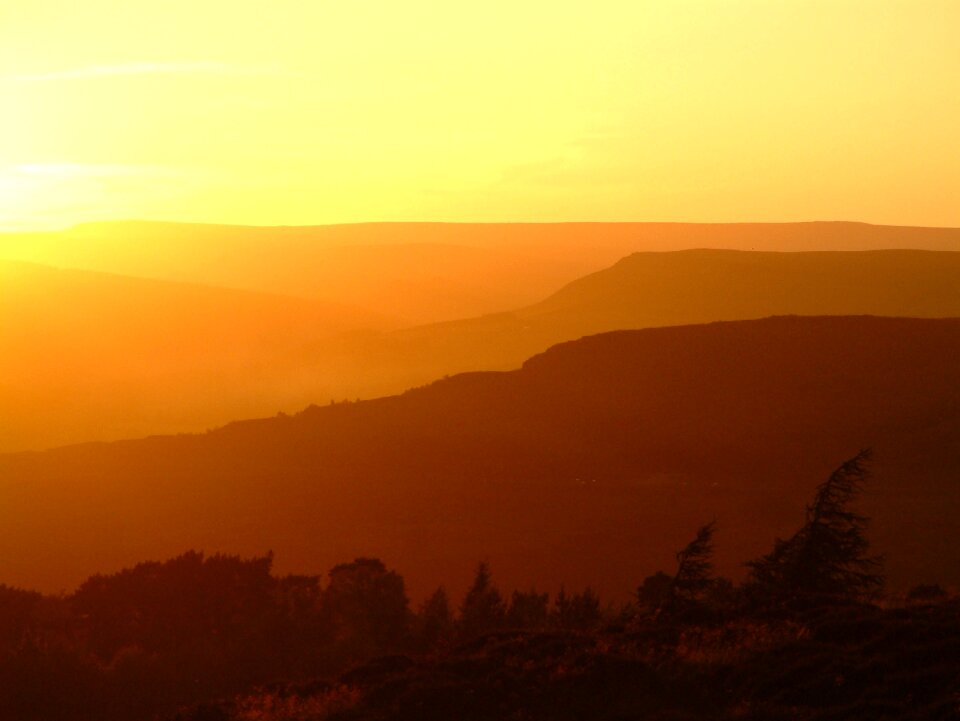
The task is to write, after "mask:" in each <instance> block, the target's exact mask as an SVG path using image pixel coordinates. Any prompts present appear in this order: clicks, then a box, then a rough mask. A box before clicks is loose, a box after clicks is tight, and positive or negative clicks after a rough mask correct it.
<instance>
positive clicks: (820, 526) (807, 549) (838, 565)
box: [747, 449, 883, 600]
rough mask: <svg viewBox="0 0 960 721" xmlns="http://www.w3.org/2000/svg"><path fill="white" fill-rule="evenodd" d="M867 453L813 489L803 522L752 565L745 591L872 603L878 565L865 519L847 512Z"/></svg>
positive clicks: (863, 477)
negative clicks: (789, 535)
mask: <svg viewBox="0 0 960 721" xmlns="http://www.w3.org/2000/svg"><path fill="white" fill-rule="evenodd" d="M870 457H871V452H870V450H869V449H864V450H862V451H860V452H859V453H858V454H857V455H855V456H854V457H853V458H850V459H849V460H847V461H844V462H843V463H842V464H841V465H840V467H839V468H837V469H836V470H835V471H834V472H833V473H831V474H830V477H829V478H827V480H826V481H824V482H823V483H821V484H820V485H819V486H818V487H817V491H816V494H815V495H814V499H813V502H812V503H811V504H810V505H808V506H807V513H806V522H805V523H804V525H803V526H802V527H801V528H800V530H798V531H797V532H796V533H795V534H794V535H793V536H791V537H790V538H788V539H787V540H781V539H779V538H778V539H777V540H776V541H775V542H774V547H773V550H772V551H771V552H770V553H768V554H767V555H766V556H763V557H762V558H760V559H757V560H755V561H751V562H750V563H748V564H747V565H748V566H749V567H750V578H749V581H748V586H749V587H750V588H751V589H752V590H753V591H754V593H755V594H756V593H757V592H759V593H760V595H762V596H767V597H774V598H779V599H784V600H788V599H791V598H796V597H799V596H828V597H833V598H846V599H851V600H865V599H870V598H874V597H875V596H876V595H877V594H878V593H879V592H880V590H881V589H882V587H883V575H882V560H881V559H880V557H878V556H869V555H867V552H868V550H869V543H868V542H867V539H866V536H865V530H866V527H867V525H868V523H869V519H867V518H866V517H865V516H862V515H860V514H858V513H856V512H854V511H852V510H850V509H849V505H850V503H851V502H852V501H853V499H854V498H855V497H856V496H857V494H858V493H860V491H861V488H862V485H863V482H864V481H865V480H866V479H867V476H868V468H867V464H868V462H869V460H870Z"/></svg>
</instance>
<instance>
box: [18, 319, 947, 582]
mask: <svg viewBox="0 0 960 721" xmlns="http://www.w3.org/2000/svg"><path fill="white" fill-rule="evenodd" d="M958 439H960V320H958V319H909V318H876V317H781V318H770V319H765V320H758V321H741V322H725V323H712V324H708V325H698V326H684V327H670V328H660V329H648V330H639V331H621V332H612V333H607V334H603V335H598V336H592V337H588V338H584V339H581V340H578V341H573V342H569V343H564V344H561V345H558V346H555V347H553V348H551V349H550V350H548V351H547V352H545V353H543V354H541V355H538V356H535V357H534V358H532V359H530V360H529V361H528V362H527V363H525V364H524V366H523V368H522V369H520V370H517V371H512V372H504V373H475V374H467V375H461V376H454V377H451V378H449V379H445V380H441V381H439V382H437V383H434V384H432V385H430V386H426V387H423V388H420V389H417V390H413V391H410V392H408V393H405V394H403V395H400V396H394V397H389V398H382V399H379V400H373V401H365V402H359V403H338V404H335V405H326V406H323V407H313V408H310V409H308V410H306V411H304V412H302V413H300V414H298V415H296V416H291V417H276V418H272V419H265V420H258V421H247V422H241V423H235V424H232V425H230V426H227V427H225V428H222V429H220V430H216V431H212V432H210V433H207V434H204V435H197V436H171V437H157V438H149V439H144V440H138V441H127V442H119V443H112V444H92V445H86V446H78V447H72V448H64V449H59V450H55V451H50V452H46V453H37V454H22V455H12V456H0V507H2V508H4V509H5V513H6V514H7V515H6V517H7V518H9V519H10V521H9V522H8V523H4V524H0V557H2V558H5V559H8V565H7V567H6V568H7V571H6V573H5V580H6V581H7V582H8V583H14V584H17V585H20V586H24V587H28V588H41V589H43V590H48V591H56V590H59V589H62V588H64V587H68V588H69V587H72V586H74V585H75V584H77V583H79V582H80V581H81V580H82V579H83V578H85V577H86V576H89V575H90V574H91V573H93V572H96V571H98V570H101V569H111V568H112V569H117V568H121V567H123V566H127V565H131V564H133V563H136V562H137V561H138V560H140V559H142V558H145V557H146V558H165V557H170V556H173V555H175V554H177V553H180V552H182V550H183V549H184V548H198V549H202V550H205V551H207V552H216V551H220V550H226V551H229V552H231V553H242V554H246V555H255V554H258V553H262V552H263V549H265V548H273V549H274V551H276V553H277V558H278V559H280V562H281V563H283V564H284V566H283V568H281V569H280V570H282V571H283V572H297V573H303V572H310V571H311V570H312V569H316V568H329V567H332V566H333V565H334V564H336V563H338V562H339V561H341V560H342V559H344V558H356V557H361V556H379V557H381V558H383V559H385V560H386V561H387V562H389V563H391V564H394V565H399V564H402V565H403V568H404V571H405V575H406V577H407V579H408V582H409V584H410V587H411V589H412V590H413V591H414V592H415V593H417V594H422V593H425V592H427V591H429V589H431V588H433V587H436V585H438V584H439V583H449V584H454V585H465V584H466V583H467V582H468V580H469V578H468V576H469V571H468V570H467V569H466V568H465V567H464V564H463V559H476V558H486V559H487V560H489V561H490V563H491V565H492V566H493V567H495V568H496V569H497V572H498V575H499V577H500V578H502V579H503V581H504V582H505V583H507V584H509V585H510V586H516V587H521V586H522V585H523V584H529V583H534V584H536V585H537V586H540V587H546V588H557V587H558V586H559V585H560V584H561V583H564V582H566V583H568V584H571V585H573V586H575V587H584V586H591V587H593V588H595V589H597V590H598V591H600V592H601V593H603V594H604V595H606V596H610V597H617V596H618V595H619V597H623V595H624V594H626V593H628V592H629V589H631V588H632V587H633V586H634V584H635V581H636V578H637V577H643V576H646V575H648V574H649V573H651V572H653V571H654V570H656V569H657V568H662V567H664V566H665V565H667V564H668V563H669V562H670V560H671V558H670V552H669V550H667V549H670V548H675V547H678V546H679V545H681V543H682V542H683V541H684V540H685V539H684V535H685V534H686V531H685V530H684V529H689V528H692V527H696V526H697V525H699V524H700V523H701V522H702V521H703V520H704V519H706V518H716V519H717V521H718V524H719V526H720V528H723V529H737V532H736V534H734V535H731V537H730V538H728V539H726V540H725V542H724V543H723V544H721V545H720V547H719V550H718V558H717V563H718V566H719V568H720V569H721V571H722V572H723V573H724V574H726V575H729V576H731V577H733V578H737V577H738V576H740V575H742V566H741V564H742V561H743V559H745V558H753V557H756V556H757V555H759V553H760V552H761V551H762V550H763V549H764V548H766V547H767V544H768V542H769V539H770V538H772V537H774V536H778V535H779V536H782V535H783V534H784V533H786V532H787V531H789V529H791V528H792V527H794V526H795V524H796V522H797V520H798V515H799V511H798V509H800V508H802V503H803V502H804V500H805V499H806V498H807V490H808V484H809V479H810V478H817V477H823V476H824V475H825V474H826V473H828V472H829V470H830V468H831V466H832V465H833V464H834V463H835V461H836V459H837V458H843V457H845V456H847V455H848V454H849V452H850V449H856V448H861V447H864V446H871V447H872V448H873V449H874V451H875V454H876V461H877V462H876V471H875V472H876V478H875V482H874V483H872V484H871V487H870V490H869V492H868V493H867V494H866V496H865V497H864V510H865V511H866V513H867V514H868V515H870V516H872V517H873V518H874V519H875V520H876V528H877V531H876V537H875V539H874V541H875V544H876V547H877V549H878V551H879V552H881V553H882V554H884V555H885V556H886V558H887V573H888V576H889V579H890V583H891V584H892V585H893V586H895V587H901V588H905V587H908V586H910V585H912V584H915V583H920V582H924V581H926V580H928V579H937V580H938V581H940V582H942V583H948V584H956V583H960V570H958V569H960V559H958V548H960V543H958V535H957V534H958V531H957V524H956V519H957V517H960V493H958V492H957V482H958V479H960V442H958ZM51 498H56V499H58V502H57V503H51V502H50V499H51ZM51 529H54V531H51ZM131 539H135V543H132V542H131ZM518 549H522V551H518ZM91 559H97V561H96V566H92V565H91V564H92V561H91Z"/></svg>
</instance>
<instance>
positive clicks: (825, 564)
mask: <svg viewBox="0 0 960 721" xmlns="http://www.w3.org/2000/svg"><path fill="white" fill-rule="evenodd" d="M867 459H868V454H867V453H866V452H863V453H861V454H858V455H857V456H856V457H855V458H852V459H850V460H849V461H847V462H846V463H844V464H843V465H841V466H840V467H839V468H838V469H837V470H836V471H835V472H834V473H833V474H832V475H831V476H830V478H829V479H827V481H825V482H824V483H823V484H821V486H819V487H818V489H817V492H816V494H815V497H814V499H813V501H812V502H811V504H810V506H809V507H808V509H807V519H806V522H805V523H804V525H803V526H802V527H801V528H800V529H798V531H797V533H796V534H794V536H792V537H790V538H788V539H778V540H777V541H776V542H775V544H774V547H773V549H772V550H771V552H770V553H769V554H767V555H766V556H764V557H762V558H760V559H756V560H754V561H752V562H750V563H749V564H748V566H749V568H750V573H749V575H748V577H747V579H746V580H745V582H744V583H743V584H741V585H740V586H735V585H734V584H733V583H731V582H730V581H728V580H726V579H722V578H717V577H715V576H714V575H713V572H712V562H711V558H712V551H713V542H714V541H713V537H714V532H715V525H714V524H712V523H710V524H707V525H705V526H703V527H702V528H701V529H700V530H699V531H698V532H697V534H696V536H695V538H694V539H693V540H692V541H691V543H690V544H689V545H688V546H686V547H685V548H684V549H682V550H680V551H679V552H678V554H677V566H676V568H675V569H671V570H672V572H671V573H667V572H663V571H661V572H659V573H657V574H654V575H653V576H650V577H648V578H646V579H644V580H642V582H640V583H639V584H638V589H637V593H636V598H635V600H634V601H633V602H632V603H629V604H625V605H622V606H614V605H611V604H603V603H602V601H601V599H600V598H599V597H598V596H597V595H596V594H595V593H594V592H592V591H591V590H590V589H585V590H580V591H576V592H567V591H566V590H563V589H562V590H561V591H560V592H559V593H558V594H556V595H555V596H554V597H553V598H551V597H550V595H549V594H547V593H541V592H538V591H536V590H529V591H522V590H520V591H513V592H512V593H511V594H509V595H506V594H503V593H501V591H500V590H499V589H498V588H497V587H496V585H495V583H494V581H493V579H492V576H491V572H490V569H489V568H488V567H487V566H486V565H485V564H483V563H481V564H479V566H478V568H477V572H476V576H475V578H474V581H473V583H472V584H471V586H470V588H469V589H468V590H467V592H466V594H465V596H464V597H463V598H462V599H461V600H460V601H459V602H454V601H453V600H451V598H450V597H449V595H448V593H447V592H446V590H445V589H443V588H439V589H437V590H436V591H435V592H434V593H433V594H432V595H430V596H429V597H428V598H427V599H426V600H425V601H424V602H423V603H422V604H420V605H419V606H418V607H417V608H411V605H410V602H409V599H408V597H407V594H406V589H405V584H404V580H403V578H402V576H400V574H398V573H397V572H396V571H393V570H391V569H389V568H387V567H386V566H385V565H384V564H383V563H382V562H381V561H380V560H378V559H373V558H360V559H356V560H354V561H352V562H350V563H344V564H341V565H338V566H336V567H335V568H333V569H332V570H331V571H330V572H329V574H328V575H327V578H326V580H324V579H323V578H321V577H320V576H317V575H310V576H306V575H296V576H283V577H279V576H275V575H273V573H272V561H273V559H272V555H270V554H268V555H266V556H263V557H260V558H253V559H241V558H239V557H235V556H224V555H215V556H209V557H208V556H204V555H203V554H202V553H197V552H188V553H185V554H183V555H181V556H179V557H177V558H174V559H171V560H168V561H165V562H149V563H141V564H139V565H137V566H135V567H134V568H131V569H127V570H123V571H121V572H119V573H116V574H112V575H97V576H94V577H92V578H90V579H88V580H87V581H86V582H84V583H83V584H82V585H81V586H80V587H79V588H78V589H77V590H76V591H75V592H74V593H72V594H70V595H69V596H57V597H51V596H44V595H41V594H39V593H34V592H29V591H22V590H17V589H13V588H9V587H5V586H0V718H11V719H18V720H20V721H32V720H33V719H37V720H40V719H43V721H58V720H60V719H63V720H64V721H65V720H67V719H69V720H71V721H73V720H76V719H98V720H99V721H128V720H129V721H133V720H134V719H136V720H138V721H142V720H143V719H149V718H153V717H157V716H161V715H163V714H169V713H172V712H173V711H174V710H175V709H177V708H178V707H181V706H185V705H189V704H195V703H197V702H200V701H204V700H209V699H216V698H221V697H230V696H233V695H236V694H241V693H245V692H249V691H250V689H253V688H255V687H257V686H261V685H264V684H268V683H271V682H279V681H283V682H306V681H309V680H310V679H315V678H319V677H330V676H333V675H335V674H338V673H341V672H343V671H344V670H345V669H347V668H349V667H351V666H353V665H355V664H357V663H360V662H362V661H364V660H367V659H370V658H374V657H377V656H385V655H390V654H406V655H421V656H429V655H436V654H443V653H446V652H449V651H451V650H452V649H455V648H457V647H460V646H462V645H463V644H465V643H468V642H471V641H473V640H475V639H478V638H482V637H484V636H485V635H489V634H491V633H495V632H502V631H507V630H520V629H522V630H526V631H545V630H558V631H567V632H590V631H596V630H598V629H618V628H619V629H630V628H637V627H638V624H639V625H642V624H650V623H655V624H656V623H659V624H661V625H662V626H664V627H666V625H667V620H671V621H673V622H684V621H690V620H693V621H696V622H701V623H702V622H710V621H711V619H713V620H718V619H723V618H730V617H733V616H744V615H750V614H753V615H757V614H761V615H762V614H765V615H768V616H769V615H771V614H774V615H775V614H785V613H786V614H789V613H792V612H794V611H796V609H799V608H809V607H810V606H811V605H815V604H821V603H835V602H844V603H846V602H865V601H870V600H873V599H875V598H877V595H878V593H879V592H880V589H881V588H882V580H883V579H882V574H881V563H880V559H878V558H875V557H873V556H871V555H870V554H869V546H868V543H867V540H866V537H865V535H864V531H865V528H866V523H867V519H865V518H863V517H862V516H860V515H858V514H856V513H855V512H854V511H852V510H851V508H850V504H851V501H852V500H853V499H854V498H855V496H856V494H857V493H858V491H859V489H860V484H861V482H862V481H863V479H864V478H865V476H866V462H867ZM940 594H942V590H941V589H939V588H938V587H936V586H924V587H919V588H918V589H917V590H916V591H915V596H916V599H917V600H935V599H936V598H937V597H938V596H939V595H940ZM674 625H675V624H674Z"/></svg>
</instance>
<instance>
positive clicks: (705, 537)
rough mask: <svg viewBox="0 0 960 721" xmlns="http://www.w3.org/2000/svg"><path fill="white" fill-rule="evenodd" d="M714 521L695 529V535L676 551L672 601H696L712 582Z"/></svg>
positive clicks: (671, 590)
mask: <svg viewBox="0 0 960 721" xmlns="http://www.w3.org/2000/svg"><path fill="white" fill-rule="evenodd" d="M715 531H716V521H711V522H710V523H708V524H706V525H705V526H701V527H700V528H699V530H697V535H696V537H695V538H694V539H693V540H692V541H690V543H688V544H687V545H686V546H685V547H684V548H683V550H681V551H678V552H677V572H676V574H675V575H674V577H673V584H672V585H671V589H670V599H671V600H672V601H674V602H680V603H683V602H688V603H689V602H696V601H700V600H702V599H703V596H704V594H705V593H706V592H707V591H708V590H709V588H710V586H711V584H712V583H713V578H712V573H713V534H714V532H715Z"/></svg>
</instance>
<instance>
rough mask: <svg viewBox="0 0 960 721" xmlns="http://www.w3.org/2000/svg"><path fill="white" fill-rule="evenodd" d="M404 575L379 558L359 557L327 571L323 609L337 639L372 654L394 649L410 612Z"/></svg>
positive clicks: (402, 634) (404, 629)
mask: <svg viewBox="0 0 960 721" xmlns="http://www.w3.org/2000/svg"><path fill="white" fill-rule="evenodd" d="M407 604H408V601H407V594H406V590H405V587H404V582H403V577H402V576H400V574H398V573H396V572H395V571H390V570H387V567H386V566H385V565H384V564H383V562H382V561H381V560H380V559H378V558H358V559H356V560H355V561H353V562H352V563H343V564H340V565H339V566H336V567H335V568H334V569H333V570H331V571H330V585H329V586H327V589H326V590H325V591H324V593H323V611H324V613H325V615H326V617H327V619H328V621H329V623H331V624H332V627H333V630H334V634H335V637H336V638H337V640H339V641H341V642H344V643H346V644H348V645H350V646H353V647H356V648H357V649H358V652H362V653H374V652H382V651H386V650H388V649H391V648H396V647H397V646H398V645H399V644H400V642H401V641H402V640H403V639H404V638H405V637H406V635H407V630H408V628H409V620H410V614H409V609H408V607H407Z"/></svg>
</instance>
